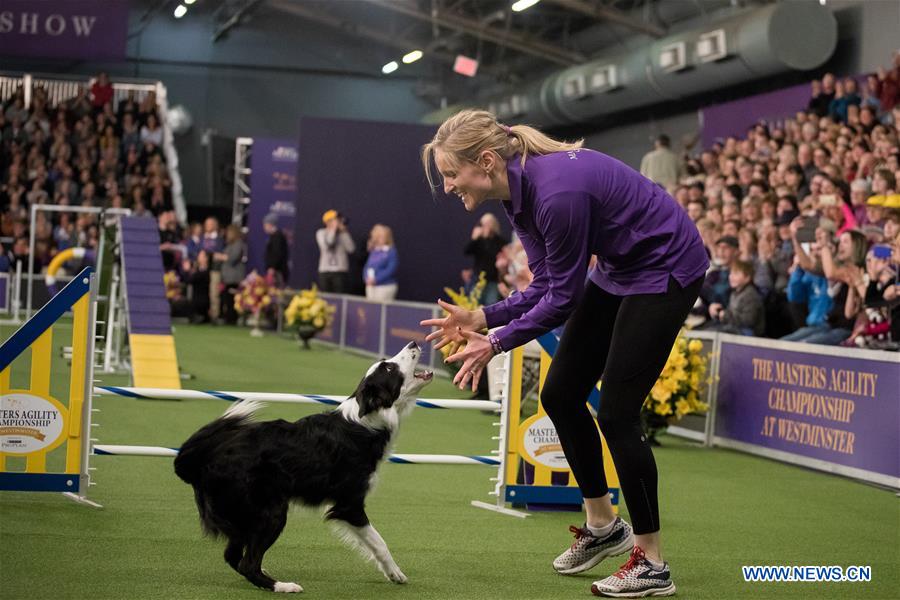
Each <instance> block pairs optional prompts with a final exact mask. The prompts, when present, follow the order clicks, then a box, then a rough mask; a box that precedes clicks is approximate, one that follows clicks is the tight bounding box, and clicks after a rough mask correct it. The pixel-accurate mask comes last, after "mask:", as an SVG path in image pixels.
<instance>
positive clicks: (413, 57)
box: [403, 50, 422, 65]
mask: <svg viewBox="0 0 900 600" xmlns="http://www.w3.org/2000/svg"><path fill="white" fill-rule="evenodd" d="M420 58H422V51H421V50H413V51H412V52H409V53H408V54H405V55H404V56H403V64H405V65H408V64H409V63H414V62H416V61H417V60H419V59H420Z"/></svg>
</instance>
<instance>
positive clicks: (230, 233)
mask: <svg viewBox="0 0 900 600" xmlns="http://www.w3.org/2000/svg"><path fill="white" fill-rule="evenodd" d="M197 225H199V223H197ZM241 237H242V236H241V228H240V227H238V226H237V225H235V224H234V223H232V224H231V225H229V226H228V227H226V228H225V242H226V243H228V244H230V243H231V242H236V241H238V240H239V239H241Z"/></svg>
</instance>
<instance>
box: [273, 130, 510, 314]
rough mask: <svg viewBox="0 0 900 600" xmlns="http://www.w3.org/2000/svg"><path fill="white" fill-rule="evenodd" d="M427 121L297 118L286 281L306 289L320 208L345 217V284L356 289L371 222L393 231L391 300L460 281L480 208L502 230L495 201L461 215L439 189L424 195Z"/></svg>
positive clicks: (313, 271) (312, 274) (427, 294)
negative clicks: (395, 262)
mask: <svg viewBox="0 0 900 600" xmlns="http://www.w3.org/2000/svg"><path fill="white" fill-rule="evenodd" d="M435 129H436V128H435V127H433V126H426V125H418V124H407V123H381V122H373V121H344V120H337V119H316V118H304V119H302V120H301V122H300V144H299V159H298V167H297V173H298V179H297V184H298V185H297V187H298V193H297V197H298V201H297V202H298V203H297V219H296V226H295V236H294V240H295V243H294V247H293V250H292V257H293V268H292V271H291V278H290V283H291V286H292V287H295V288H306V287H309V285H310V283H312V282H313V281H315V280H316V278H317V275H318V273H317V272H318V260H319V249H318V246H317V245H316V242H315V232H316V230H317V229H319V228H320V227H321V226H322V213H324V212H325V211H326V210H328V209H331V208H334V209H337V210H339V211H341V212H342V213H344V214H345V215H346V216H347V217H348V218H349V230H350V233H351V235H352V236H353V239H354V240H355V242H356V246H357V248H358V251H357V254H356V256H355V257H354V265H353V266H352V269H351V278H352V281H351V285H353V286H355V289H354V288H351V289H353V291H354V292H355V293H360V294H361V293H362V288H363V284H362V263H363V262H364V261H365V249H366V239H367V238H368V234H369V231H370V230H371V228H372V226H373V225H375V224H376V223H384V224H385V225H388V226H390V227H391V228H392V229H393V231H394V241H395V243H396V245H397V252H398V254H399V258H400V266H399V269H398V283H399V291H398V296H397V297H398V299H401V300H417V301H421V302H434V301H435V299H436V298H438V297H441V296H443V290H444V287H445V286H450V287H451V288H456V287H459V286H460V285H461V282H460V271H461V270H462V269H463V268H466V267H471V265H472V259H471V257H467V256H464V255H463V253H462V250H463V248H464V247H465V245H466V243H468V241H469V239H470V235H471V232H472V227H473V226H474V225H475V223H476V222H477V220H478V219H479V218H480V215H481V213H483V212H485V211H487V210H490V211H491V212H493V213H494V214H496V215H497V217H498V218H499V219H500V223H501V226H502V227H503V230H504V232H506V234H507V235H508V232H509V231H510V227H509V223H508V222H507V219H506V217H505V216H504V214H503V210H502V208H501V207H500V206H499V204H496V203H489V204H488V205H487V206H486V207H485V209H484V210H479V211H478V212H476V213H474V214H470V213H467V212H466V211H465V209H464V208H463V207H462V205H461V204H460V202H459V200H457V199H455V197H454V198H450V197H448V196H445V195H444V194H443V192H442V191H440V190H439V191H438V192H437V196H436V197H432V195H431V192H430V191H429V189H428V182H427V181H426V180H425V174H424V173H423V171H422V162H421V159H420V154H419V153H420V149H421V147H422V145H423V144H425V143H427V142H428V141H430V140H431V138H432V137H433V136H434V132H435Z"/></svg>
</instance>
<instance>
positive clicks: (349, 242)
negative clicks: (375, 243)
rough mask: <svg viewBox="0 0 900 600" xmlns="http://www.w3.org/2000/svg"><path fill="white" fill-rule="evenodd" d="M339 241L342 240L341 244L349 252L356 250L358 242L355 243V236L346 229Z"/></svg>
mask: <svg viewBox="0 0 900 600" xmlns="http://www.w3.org/2000/svg"><path fill="white" fill-rule="evenodd" d="M338 242H340V244H341V246H342V247H343V248H344V251H346V252H347V254H353V251H354V250H356V244H354V243H353V237H351V235H350V234H349V233H347V232H346V231H342V232H341V233H340V237H339V238H338Z"/></svg>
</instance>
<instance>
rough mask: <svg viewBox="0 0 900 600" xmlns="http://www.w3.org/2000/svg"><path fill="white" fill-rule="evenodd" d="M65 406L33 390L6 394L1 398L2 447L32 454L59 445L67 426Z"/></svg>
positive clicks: (12, 451) (0, 424)
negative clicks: (27, 392)
mask: <svg viewBox="0 0 900 600" xmlns="http://www.w3.org/2000/svg"><path fill="white" fill-rule="evenodd" d="M63 411H64V408H63V406H62V405H61V404H59V403H58V402H57V401H55V400H53V399H48V398H42V397H41V396H35V395H33V394H22V393H14V394H6V395H5V396H3V398H2V400H0V450H2V451H3V452H6V453H9V454H30V453H32V452H37V451H39V450H47V449H51V448H55V447H56V446H58V445H59V443H61V442H62V438H63V431H64V429H65V417H64V415H63Z"/></svg>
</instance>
